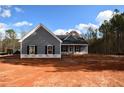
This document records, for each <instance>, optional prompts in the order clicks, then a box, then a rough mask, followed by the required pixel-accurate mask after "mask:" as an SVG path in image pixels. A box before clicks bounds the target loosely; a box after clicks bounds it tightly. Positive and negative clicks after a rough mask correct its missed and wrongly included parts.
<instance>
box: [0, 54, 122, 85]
mask: <svg viewBox="0 0 124 93" xmlns="http://www.w3.org/2000/svg"><path fill="white" fill-rule="evenodd" d="M0 86H2V87H4V86H5V87H7V86H9V87H10V86H19V87H22V86H27V87H29V86H38V87H39V86H40V87H46V86H47V87H51V86H52V87H55V86H57V87H60V86H61V87H84V86H85V87H87V86H88V87H90V86H93V87H94V86H98V87H99V86H103V87H104V86H112V87H113V86H117V87H119V86H124V57H123V56H120V57H119V56H104V55H83V56H77V57H72V56H70V57H69V56H67V57H63V58H62V59H61V60H60V59H20V58H19V57H17V56H10V57H1V58H0Z"/></svg>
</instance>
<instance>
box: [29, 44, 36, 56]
mask: <svg viewBox="0 0 124 93" xmlns="http://www.w3.org/2000/svg"><path fill="white" fill-rule="evenodd" d="M28 50H29V54H36V46H35V45H30V46H29V49H28Z"/></svg>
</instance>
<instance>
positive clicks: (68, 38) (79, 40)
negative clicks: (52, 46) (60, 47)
mask: <svg viewBox="0 0 124 93" xmlns="http://www.w3.org/2000/svg"><path fill="white" fill-rule="evenodd" d="M57 37H59V38H60V39H61V40H62V41H63V42H62V44H88V43H87V41H86V40H84V38H83V37H80V36H74V35H57Z"/></svg>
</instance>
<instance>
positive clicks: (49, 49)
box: [47, 45, 53, 54]
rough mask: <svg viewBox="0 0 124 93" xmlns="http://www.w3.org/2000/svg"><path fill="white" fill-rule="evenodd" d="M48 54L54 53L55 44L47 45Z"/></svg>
mask: <svg viewBox="0 0 124 93" xmlns="http://www.w3.org/2000/svg"><path fill="white" fill-rule="evenodd" d="M47 54H53V46H52V45H48V46H47Z"/></svg>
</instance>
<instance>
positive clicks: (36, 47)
mask: <svg viewBox="0 0 124 93" xmlns="http://www.w3.org/2000/svg"><path fill="white" fill-rule="evenodd" d="M35 54H37V46H35Z"/></svg>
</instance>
